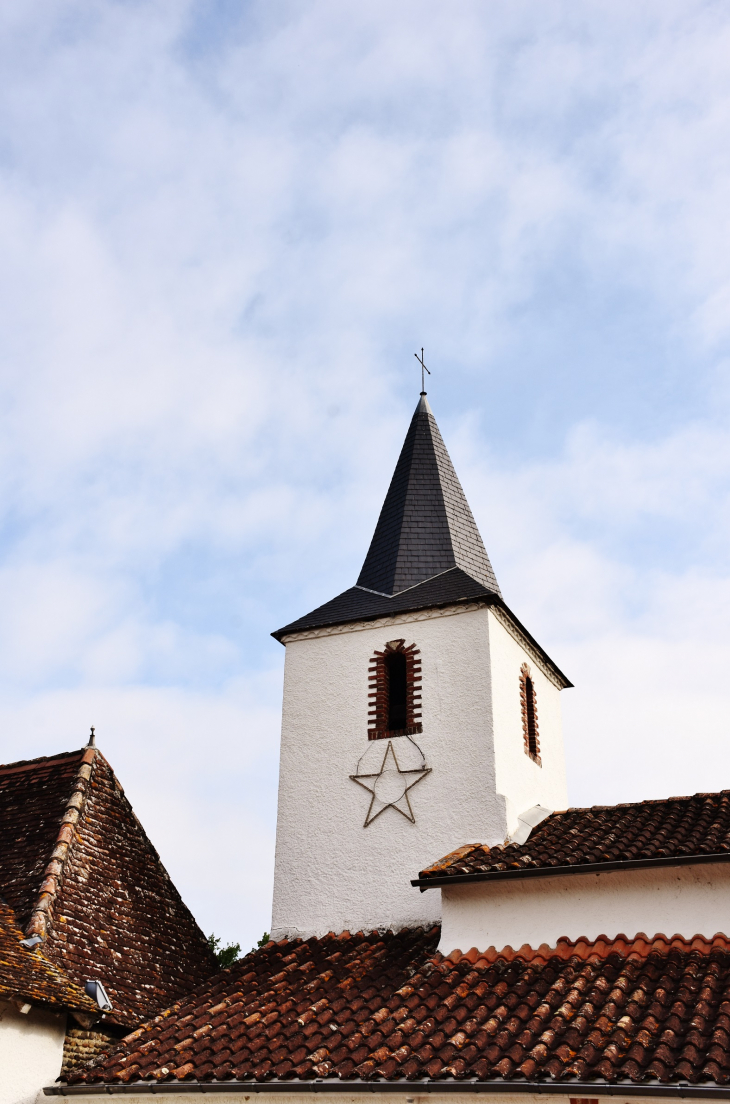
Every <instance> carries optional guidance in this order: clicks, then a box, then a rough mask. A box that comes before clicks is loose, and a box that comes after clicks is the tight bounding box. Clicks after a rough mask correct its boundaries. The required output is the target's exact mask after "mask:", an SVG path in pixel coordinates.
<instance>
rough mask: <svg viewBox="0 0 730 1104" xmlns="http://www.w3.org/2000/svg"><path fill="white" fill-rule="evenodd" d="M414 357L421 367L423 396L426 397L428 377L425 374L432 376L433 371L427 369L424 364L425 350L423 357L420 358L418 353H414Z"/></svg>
mask: <svg viewBox="0 0 730 1104" xmlns="http://www.w3.org/2000/svg"><path fill="white" fill-rule="evenodd" d="M413 355H414V357H415V358H416V360H417V361H418V363H419V364H420V365H421V394H422V395H425V394H426V377H425V376H424V374H423V373H424V372H428V374H429V376H430V375H431V369H430V368H427V367H426V365H425V364H424V362H423V349H421V355H420V356H419V355H418V353H414V354H413Z"/></svg>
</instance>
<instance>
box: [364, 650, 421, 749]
mask: <svg viewBox="0 0 730 1104" xmlns="http://www.w3.org/2000/svg"><path fill="white" fill-rule="evenodd" d="M420 654H421V653H420V651H419V649H418V648H417V647H416V645H415V644H409V645H408V647H406V642H405V640H389V641H388V643H387V644H386V645H385V648H384V649H383V651H382V652H379V651H376V652H375V655H374V656H373V657H372V659H371V660H370V668H369V672H368V739H369V740H383V739H385V737H387V736H413V735H415V734H416V733H417V732H422V731H423V725H422V724H421V722H420V720H419V718H420V716H421V660H420V658H419V656H420Z"/></svg>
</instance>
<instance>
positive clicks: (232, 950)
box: [208, 934, 268, 970]
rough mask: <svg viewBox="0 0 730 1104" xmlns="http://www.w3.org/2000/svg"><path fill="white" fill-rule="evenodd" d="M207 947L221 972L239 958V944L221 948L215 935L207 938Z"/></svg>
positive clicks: (230, 944)
mask: <svg viewBox="0 0 730 1104" xmlns="http://www.w3.org/2000/svg"><path fill="white" fill-rule="evenodd" d="M267 938H268V936H267ZM208 946H209V947H210V949H211V951H212V952H213V954H214V955H215V957H216V959H217V960H218V965H219V966H220V968H221V970H225V969H226V968H227V967H228V966H232V965H233V963H234V962H237V961H238V959H239V958H240V957H241V944H240V943H229V944H228V945H227V946H226V947H221V941H220V939H219V938H218V936H217V935H215V934H213V935H209V936H208Z"/></svg>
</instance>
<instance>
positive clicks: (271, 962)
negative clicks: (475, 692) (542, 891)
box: [63, 928, 730, 1095]
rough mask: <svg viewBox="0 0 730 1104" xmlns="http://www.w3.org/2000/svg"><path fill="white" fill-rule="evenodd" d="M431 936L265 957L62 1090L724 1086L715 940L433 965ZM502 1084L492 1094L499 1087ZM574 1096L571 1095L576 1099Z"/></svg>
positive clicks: (457, 956) (331, 940)
mask: <svg viewBox="0 0 730 1104" xmlns="http://www.w3.org/2000/svg"><path fill="white" fill-rule="evenodd" d="M437 940H438V929H437V928H435V929H433V930H431V931H424V930H422V929H418V930H410V931H409V930H406V931H401V932H397V933H392V932H388V933H385V934H379V933H377V932H372V933H369V934H363V933H359V934H358V935H355V936H351V935H350V934H349V933H345V934H344V935H341V936H334V935H329V936H327V937H325V938H324V939H309V940H307V941H306V942H302V941H301V940H296V941H293V942H286V941H284V942H281V943H276V944H273V945H271V944H269V945H267V946H265V947H263V948H261V950H259V951H256V952H253V953H252V954H250V955H247V956H246V958H245V959H242V960H241V961H240V962H239V963H236V965H235V966H233V967H231V968H230V969H229V970H226V971H224V972H223V973H221V974H219V975H218V976H217V977H216V978H214V979H213V980H212V981H211V982H209V983H208V984H207V985H206V986H204V987H202V988H201V989H199V990H198V991H197V992H196V993H194V994H191V995H190V996H189V997H188V998H186V999H185V1000H184V1001H182V1002H180V1003H179V1004H177V1005H175V1006H174V1007H173V1008H171V1009H168V1010H167V1011H166V1012H165V1013H164V1014H163V1015H162V1016H158V1017H157V1018H156V1019H155V1020H153V1021H152V1022H151V1023H149V1024H146V1025H145V1026H144V1027H142V1028H140V1029H139V1030H138V1031H135V1032H134V1033H133V1034H132V1035H130V1036H128V1038H127V1039H125V1040H124V1041H123V1042H122V1045H121V1046H120V1048H119V1049H117V1050H116V1051H114V1052H113V1053H111V1054H109V1055H106V1056H104V1057H102V1058H101V1059H100V1061H99V1062H98V1064H96V1065H94V1066H92V1067H91V1068H88V1069H85V1070H79V1071H74V1072H73V1073H71V1074H70V1075H69V1077H68V1082H69V1084H68V1086H65V1087H64V1088H63V1092H64V1093H69V1092H70V1093H73V1091H74V1089H76V1090H77V1091H81V1092H83V1091H84V1090H85V1091H86V1092H89V1091H90V1089H91V1088H92V1087H93V1086H94V1085H96V1086H99V1088H100V1089H101V1088H102V1086H105V1085H115V1084H120V1083H121V1084H126V1086H127V1091H143V1090H145V1089H146V1090H148V1091H153V1092H158V1093H159V1092H164V1091H165V1090H166V1089H169V1090H170V1091H175V1089H176V1088H177V1089H178V1091H183V1090H184V1088H187V1089H188V1090H194V1089H195V1088H196V1086H200V1088H201V1089H202V1090H203V1091H205V1090H206V1088H207V1089H208V1090H209V1089H210V1088H212V1085H214V1084H216V1083H223V1084H222V1085H221V1088H223V1087H224V1086H225V1089H226V1090H234V1089H235V1088H236V1087H239V1086H240V1088H241V1090H242V1091H246V1090H248V1091H250V1090H251V1089H255V1088H257V1087H258V1085H260V1084H262V1083H268V1087H269V1088H270V1089H275V1090H276V1091H282V1090H284V1089H287V1088H289V1089H291V1090H294V1091H296V1092H301V1091H302V1089H303V1088H304V1087H305V1086H306V1085H307V1083H309V1084H310V1086H311V1088H313V1089H315V1090H316V1091H322V1090H323V1089H327V1088H336V1087H337V1086H338V1085H341V1091H342V1092H352V1091H353V1090H355V1089H356V1087H357V1085H358V1083H360V1084H362V1083H368V1084H369V1085H370V1087H372V1083H373V1082H376V1083H377V1082H391V1083H393V1082H395V1083H398V1082H399V1083H401V1084H402V1086H403V1090H404V1091H412V1090H413V1089H414V1088H416V1089H417V1088H419V1087H420V1088H422V1089H425V1088H427V1087H428V1086H429V1084H431V1083H435V1086H434V1087H437V1086H442V1087H443V1086H445V1085H448V1084H449V1083H452V1084H454V1087H456V1084H457V1083H459V1082H462V1083H463V1089H464V1090H466V1091H469V1090H472V1091H474V1090H475V1089H480V1088H484V1089H487V1088H488V1087H489V1086H490V1085H491V1086H500V1087H501V1086H503V1085H504V1082H505V1080H508V1081H509V1084H510V1089H514V1090H519V1089H521V1088H522V1089H524V1090H526V1091H535V1082H545V1081H548V1082H551V1081H562V1082H564V1083H565V1091H566V1092H570V1093H571V1094H572V1093H573V1092H574V1091H575V1090H578V1091H579V1090H580V1086H581V1085H585V1086H586V1087H589V1086H590V1090H591V1092H593V1091H595V1090H596V1089H599V1090H600V1086H601V1085H612V1084H615V1083H617V1082H618V1083H622V1084H624V1085H626V1086H627V1087H630V1085H631V1084H636V1085H639V1084H647V1083H648V1084H654V1085H659V1084H661V1085H668V1084H672V1083H676V1082H678V1081H684V1082H687V1081H689V1082H691V1083H692V1084H693V1085H697V1086H706V1087H707V1088H708V1089H710V1091H712V1090H713V1089H714V1088H715V1086H717V1085H724V1084H727V1083H728V1080H729V1079H730V943H729V942H728V940H727V939H726V938H725V937H724V936H715V937H714V938H712V939H704V938H701V937H696V938H695V939H693V940H685V939H682V938H679V937H676V936H675V937H674V938H673V939H667V938H666V937H665V936H662V935H659V936H656V937H655V938H654V939H653V940H648V939H646V937H644V936H638V937H637V938H636V939H633V940H631V941H629V940H627V939H626V938H625V937H623V936H619V937H618V938H617V939H614V940H612V941H610V942H609V941H608V940H606V939H605V938H603V937H602V938H600V939H598V940H596V941H594V942H590V943H589V942H587V941H586V940H578V941H577V942H575V943H571V942H569V941H568V940H559V941H558V945H557V946H556V947H554V948H549V947H544V946H543V947H539V948H537V949H534V950H533V949H532V948H530V947H523V948H521V949H520V950H519V951H517V952H515V951H513V950H512V948H505V949H504V950H503V951H501V952H497V951H495V950H494V948H492V949H491V950H490V951H487V952H485V953H483V954H479V953H478V952H477V951H471V952H470V953H469V954H467V955H462V954H461V952H458V951H456V952H454V953H453V954H452V955H451V956H450V957H449V958H446V959H445V958H443V957H442V956H441V955H440V954H438V953H436V951H435V947H436V942H437ZM505 1087H506V1086H505ZM585 1095H588V1094H587V1093H586V1094H585Z"/></svg>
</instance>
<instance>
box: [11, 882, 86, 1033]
mask: <svg viewBox="0 0 730 1104" xmlns="http://www.w3.org/2000/svg"><path fill="white" fill-rule="evenodd" d="M22 938H23V933H22V931H21V930H20V928H19V927H18V925H17V923H16V920H15V916H14V914H13V910H12V909H11V908H10V905H8V904H7V903H6V902H5V901H2V900H0V1000H4V1001H22V1002H23V1003H26V1002H27V1003H28V1004H40V1005H44V1006H47V1007H49V1008H57V1009H65V1008H70V1009H72V1010H74V1011H78V1012H83V1013H84V1014H86V1015H90V1014H91V1015H94V1014H98V1008H97V1006H96V1002H95V1001H93V1000H91V998H90V997H87V996H86V993H84V991H83V989H81V988H80V987H79V986H78V985H74V983H73V982H72V981H71V980H70V979H69V978H68V977H67V975H66V974H65V973H64V972H63V970H59V969H58V967H56V966H54V965H53V963H52V962H49V961H48V959H47V958H46V957H45V956H44V955H43V954H42V952H41V951H39V950H37V949H36V950H28V949H27V948H26V947H24V946H23V945H22V943H21V940H22Z"/></svg>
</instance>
